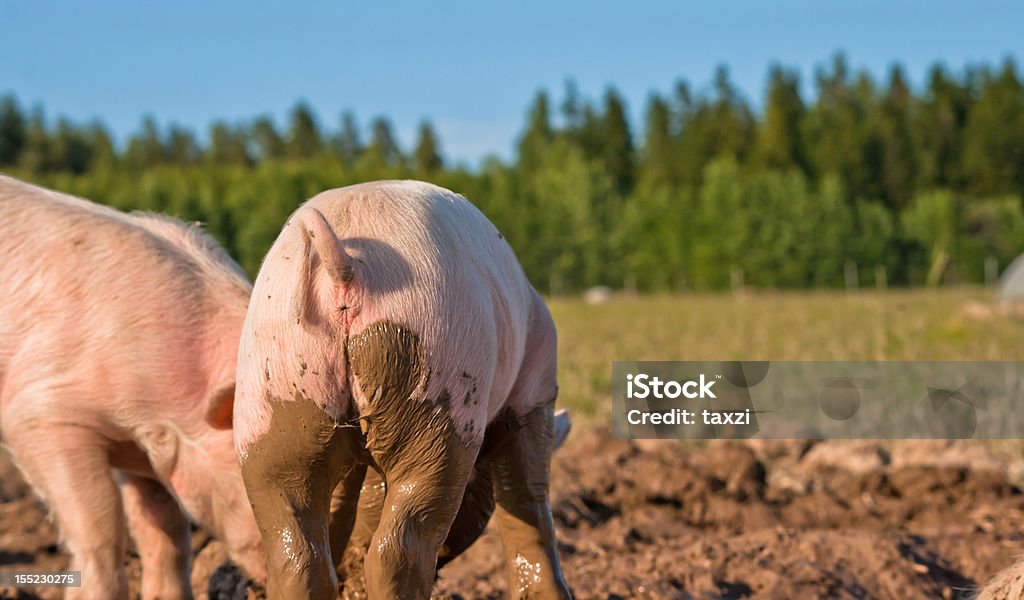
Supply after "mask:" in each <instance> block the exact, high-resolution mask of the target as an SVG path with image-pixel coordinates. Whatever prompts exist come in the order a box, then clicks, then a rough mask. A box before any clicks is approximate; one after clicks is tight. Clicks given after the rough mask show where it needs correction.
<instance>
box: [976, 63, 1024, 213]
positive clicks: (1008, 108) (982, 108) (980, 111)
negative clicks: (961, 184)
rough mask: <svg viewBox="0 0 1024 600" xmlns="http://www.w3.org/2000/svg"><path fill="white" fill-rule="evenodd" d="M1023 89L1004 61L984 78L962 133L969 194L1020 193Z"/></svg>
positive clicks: (1023, 171)
mask: <svg viewBox="0 0 1024 600" xmlns="http://www.w3.org/2000/svg"><path fill="white" fill-rule="evenodd" d="M1022 148H1024V88H1022V86H1021V81H1020V79H1019V77H1018V75H1017V68H1016V65H1015V64H1014V63H1013V61H1012V60H1010V59H1007V60H1006V61H1005V62H1004V64H1003V67H1002V68H1001V69H1000V70H999V72H998V73H996V74H989V75H987V76H985V77H984V79H983V83H982V85H981V94H980V96H979V98H978V101H977V102H976V103H975V104H974V106H973V107H972V108H971V112H970V116H969V118H968V120H967V127H966V129H965V131H964V152H963V165H964V171H965V174H966V176H967V177H968V179H969V185H970V188H971V190H972V191H974V192H975V193H977V194H982V195H994V194H1013V193H1016V194H1019V193H1021V192H1022V191H1024V149H1022Z"/></svg>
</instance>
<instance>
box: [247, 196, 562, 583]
mask: <svg viewBox="0 0 1024 600" xmlns="http://www.w3.org/2000/svg"><path fill="white" fill-rule="evenodd" d="M555 354H556V334H555V328H554V324H553V322H552V320H551V316H550V314H549V313H548V310H547V308H546V307H545V306H544V303H543V301H542V300H541V298H540V296H539V295H538V294H537V292H536V291H535V290H534V289H533V288H532V287H531V286H530V284H529V283H528V282H527V280H526V277H525V276H524V275H523V272H522V270H521V268H520V266H519V264H518V262H517V261H516V258H515V255H514V254H513V252H512V250H511V248H510V247H509V246H508V244H507V243H506V242H505V240H504V239H503V238H502V236H501V234H500V233H499V232H498V231H497V230H496V229H495V228H494V226H493V225H491V223H490V222H488V221H487V219H486V217H484V216H483V214H481V213H480V212H479V211H478V210H477V209H476V208H475V207H474V206H473V205H472V204H470V203H469V202H467V201H466V200H465V199H464V198H462V197H461V196H458V195H456V194H454V193H452V192H450V191H447V190H445V189H442V188H439V187H436V186H433V185H430V184H426V183H421V182H414V181H390V182H377V183H369V184H363V185H357V186H352V187H347V188H342V189H337V190H330V191H327V192H323V193H321V194H319V195H317V196H316V197H314V198H312V199H311V200H309V201H308V202H307V203H306V204H305V205H304V206H303V207H301V208H300V209H299V210H298V211H296V212H295V214H293V215H292V217H291V219H290V220H289V222H288V224H287V225H286V226H285V227H284V230H283V231H282V233H281V234H280V236H279V237H278V239H277V241H276V242H275V243H274V245H273V247H272V248H271V250H270V252H269V254H268V255H267V257H266V259H265V261H264V264H263V267H262V269H261V270H260V274H259V276H258V278H257V280H256V284H255V287H254V291H253V300H252V303H251V304H250V307H249V312H248V316H247V318H246V322H245V326H244V330H243V334H242V342H241V347H240V349H239V366H238V394H237V399H236V403H235V409H234V410H235V413H234V414H235V445H236V450H237V452H238V454H239V457H240V460H241V464H242V474H243V477H244V479H245V483H246V488H247V490H248V493H249V498H250V501H251V503H252V506H253V509H254V512H255V515H256V521H257V523H258V524H259V527H260V530H261V532H262V535H263V546H264V549H265V551H266V555H267V573H268V592H269V594H270V597H271V598H301V597H312V598H318V599H319V598H323V599H327V598H334V597H336V596H337V593H338V580H337V573H336V571H335V567H336V566H338V565H339V564H340V563H341V562H342V560H341V556H340V555H341V553H342V552H343V551H345V549H346V544H348V542H349V540H350V537H352V531H353V528H354V526H355V527H357V528H358V526H357V525H356V523H355V509H356V507H357V506H358V505H359V494H360V487H361V485H362V483H363V480H364V476H365V475H366V469H367V466H370V467H372V468H373V469H374V470H375V471H378V472H379V473H380V475H381V476H382V477H383V481H384V489H385V491H384V496H383V500H382V501H381V502H379V504H378V506H377V507H372V510H379V511H380V519H379V523H377V524H376V527H375V529H373V533H372V538H371V539H370V541H369V544H368V549H367V552H366V557H365V583H366V588H367V592H368V595H369V597H370V598H427V597H429V595H430V590H431V587H432V584H433V580H434V573H435V566H436V564H437V562H438V557H439V554H440V556H442V557H443V556H444V555H445V553H446V548H445V547H443V545H447V544H448V543H449V542H450V541H451V540H452V538H453V537H454V538H458V537H460V536H462V534H460V531H462V530H463V529H465V530H467V531H469V533H468V538H470V541H471V539H475V533H474V532H478V528H479V526H480V525H479V520H480V518H481V517H480V513H485V517H484V522H486V517H487V516H489V515H490V513H489V508H488V507H487V503H488V501H490V502H492V503H493V504H496V507H495V513H496V514H497V515H498V520H499V522H500V525H501V531H502V538H503V541H504V546H505V551H506V558H507V563H508V565H507V566H508V574H509V584H510V595H511V597H513V598H522V597H531V598H532V597H543V598H567V597H569V591H568V588H567V587H566V584H565V581H564V579H563V577H562V573H561V569H560V567H559V563H558V556H557V553H556V548H555V532H554V525H553V522H552V518H551V509H550V506H549V500H548V479H549V470H550V456H551V452H552V448H553V442H554V439H555V436H556V431H555V417H554V414H553V406H554V401H555V395H556V392H557V385H556V381H555ZM368 480H370V479H369V478H368ZM491 480H493V488H491V487H489V486H490V481H491ZM478 481H484V483H485V484H486V486H487V487H484V488H483V492H484V494H483V495H484V496H486V499H480V498H478V497H477V496H479V492H480V491H481V489H480V486H478V485H476V483H475V482H478ZM332 491H333V493H332ZM471 492H474V493H475V494H476V495H475V496H474V494H471ZM464 499H465V500H464ZM464 502H465V504H463V503H464ZM476 503H479V505H481V506H484V508H483V509H481V510H477V509H474V508H473V505H474V504H476ZM493 504H492V506H493ZM460 506H461V507H462V510H460ZM464 515H465V516H466V519H467V522H465V523H463V522H462V519H463V518H464ZM359 520H360V523H365V522H366V521H367V520H372V519H371V518H370V517H368V516H367V515H365V514H362V513H361V514H360V515H359ZM462 537H465V536H462ZM446 539H448V540H449V542H446ZM457 550H458V548H456V551H457Z"/></svg>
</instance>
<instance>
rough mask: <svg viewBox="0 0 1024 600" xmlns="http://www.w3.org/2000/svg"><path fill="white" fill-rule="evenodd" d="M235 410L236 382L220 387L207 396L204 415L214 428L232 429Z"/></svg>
mask: <svg viewBox="0 0 1024 600" xmlns="http://www.w3.org/2000/svg"><path fill="white" fill-rule="evenodd" d="M234 410H235V384H234V383H231V384H229V385H226V386H224V387H221V388H218V389H217V390H216V391H214V392H213V393H212V394H210V395H209V396H208V397H207V398H206V410H205V414H204V415H203V417H204V418H205V419H206V422H207V423H208V424H209V425H210V427H213V428H214V429H231V420H232V413H234Z"/></svg>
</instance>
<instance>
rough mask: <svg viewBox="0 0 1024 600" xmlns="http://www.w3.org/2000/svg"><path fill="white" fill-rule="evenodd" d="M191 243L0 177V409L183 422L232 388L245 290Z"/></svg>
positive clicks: (102, 420) (165, 228)
mask: <svg viewBox="0 0 1024 600" xmlns="http://www.w3.org/2000/svg"><path fill="white" fill-rule="evenodd" d="M174 228H178V230H179V231H180V232H181V234H180V235H181V238H180V239H175V235H174ZM193 235H195V233H193V232H190V231H189V230H188V228H187V227H186V226H184V224H180V223H179V224H178V225H173V223H171V222H169V221H166V220H163V219H158V218H154V217H145V216H135V215H128V214H125V213H121V212H118V211H115V210H113V209H110V208H107V207H103V206H99V205H96V204H93V203H91V202H88V201H85V200H82V199H79V198H74V197H71V196H67V195H64V194H59V193H56V192H52V191H50V190H45V189H43V188H38V187H35V186H31V185H28V184H25V183H22V182H19V181H17V180H15V179H12V178H8V177H0V299H2V300H0V303H2V304H3V306H4V309H5V310H4V316H3V317H2V318H0V403H2V405H0V408H2V410H3V411H4V412H7V411H8V410H10V407H8V406H7V404H8V402H9V401H10V400H11V399H12V398H13V397H15V396H16V395H18V393H19V392H21V391H24V390H27V389H38V390H40V392H42V391H43V390H45V391H46V392H47V393H39V394H33V399H34V400H33V401H34V406H32V407H20V408H18V410H37V411H42V412H46V411H52V410H74V411H75V414H76V415H78V416H77V417H76V418H79V419H81V420H82V421H84V422H89V424H113V425H122V424H124V422H130V421H133V420H142V419H146V418H150V417H152V415H153V414H154V412H157V411H159V412H160V414H161V416H162V417H164V418H169V419H171V420H185V419H179V418H177V417H185V416H187V415H188V414H190V413H191V412H193V411H195V410H196V406H197V404H198V402H199V400H201V399H202V398H203V397H204V396H205V394H207V393H208V391H209V388H210V387H211V381H213V380H220V381H218V383H222V382H223V381H224V380H225V379H227V380H230V378H231V374H232V372H233V368H234V358H235V353H236V350H234V348H235V347H236V346H237V340H238V335H239V332H240V330H241V322H242V319H243V318H244V313H245V307H246V302H247V297H248V284H247V283H246V282H245V280H244V277H243V276H241V275H240V272H239V271H238V270H237V265H233V263H231V264H226V263H224V258H223V257H221V256H219V255H217V254H216V253H214V252H211V251H210V250H203V248H202V244H197V243H195V242H194V241H190V240H191V236H193ZM227 260H228V261H229V262H230V259H227ZM217 264H220V267H217V266H216V265H217ZM211 269H213V270H214V271H211ZM217 269H220V271H221V273H219V275H218V274H217V273H215V271H216V270H217ZM65 414H67V413H65ZM95 422H99V423H95Z"/></svg>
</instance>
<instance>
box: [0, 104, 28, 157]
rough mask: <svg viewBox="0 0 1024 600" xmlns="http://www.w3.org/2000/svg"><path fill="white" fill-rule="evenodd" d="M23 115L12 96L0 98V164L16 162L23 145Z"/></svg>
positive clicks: (24, 133)
mask: <svg viewBox="0 0 1024 600" xmlns="http://www.w3.org/2000/svg"><path fill="white" fill-rule="evenodd" d="M25 135H26V132H25V117H24V116H23V115H22V112H21V107H20V106H18V102H17V101H16V100H15V99H14V96H4V97H3V98H2V99H0V166H12V165H15V164H17V163H18V160H19V158H20V156H21V151H22V149H23V147H24V145H25Z"/></svg>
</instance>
